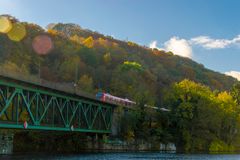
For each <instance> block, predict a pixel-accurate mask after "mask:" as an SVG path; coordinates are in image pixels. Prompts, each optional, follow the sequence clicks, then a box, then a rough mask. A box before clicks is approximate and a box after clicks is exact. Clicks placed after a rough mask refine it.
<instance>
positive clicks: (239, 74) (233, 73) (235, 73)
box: [225, 71, 240, 81]
mask: <svg viewBox="0 0 240 160" xmlns="http://www.w3.org/2000/svg"><path fill="white" fill-rule="evenodd" d="M225 74H226V75H228V76H232V77H234V78H237V80H239V81H240V72H238V71H229V72H225Z"/></svg>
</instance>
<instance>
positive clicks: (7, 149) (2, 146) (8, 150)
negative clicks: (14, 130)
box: [0, 133, 14, 154]
mask: <svg viewBox="0 0 240 160" xmlns="http://www.w3.org/2000/svg"><path fill="white" fill-rule="evenodd" d="M13 136H14V135H13V134H4V133H0V154H12V152H13Z"/></svg>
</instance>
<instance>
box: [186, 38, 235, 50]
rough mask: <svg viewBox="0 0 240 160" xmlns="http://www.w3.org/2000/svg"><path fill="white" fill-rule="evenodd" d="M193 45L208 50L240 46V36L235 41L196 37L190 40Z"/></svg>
mask: <svg viewBox="0 0 240 160" xmlns="http://www.w3.org/2000/svg"><path fill="white" fill-rule="evenodd" d="M189 43H191V44H192V45H199V46H201V47H203V48H206V49H222V48H226V47H229V46H231V45H236V44H240V35H237V36H236V37H234V38H233V39H213V38H210V37H208V36H199V37H194V38H192V39H190V40H189Z"/></svg>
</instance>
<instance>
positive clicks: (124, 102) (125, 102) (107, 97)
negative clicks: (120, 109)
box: [96, 92, 136, 107]
mask: <svg viewBox="0 0 240 160" xmlns="http://www.w3.org/2000/svg"><path fill="white" fill-rule="evenodd" d="M96 98H97V99H99V100H101V101H103V102H109V103H114V104H117V105H121V106H127V107H131V106H134V105H136V102H133V101H130V100H129V99H127V98H125V99H124V98H120V97H116V96H113V95H111V94H109V93H103V92H98V93H97V94H96Z"/></svg>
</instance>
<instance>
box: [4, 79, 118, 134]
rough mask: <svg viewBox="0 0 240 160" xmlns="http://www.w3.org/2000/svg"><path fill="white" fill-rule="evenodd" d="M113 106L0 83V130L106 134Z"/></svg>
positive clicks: (51, 91) (63, 94)
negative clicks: (26, 125) (25, 124)
mask: <svg viewBox="0 0 240 160" xmlns="http://www.w3.org/2000/svg"><path fill="white" fill-rule="evenodd" d="M113 108H114V105H111V104H108V103H106V104H104V103H103V102H100V101H99V102H98V101H96V100H95V99H93V100H91V99H89V98H84V97H81V96H76V95H72V94H69V95H67V94H66V92H62V94H61V91H57V92H54V91H53V90H52V89H49V90H47V89H46V88H44V89H42V88H41V87H39V86H36V87H35V86H34V85H33V84H31V85H29V86H28V84H27V83H26V84H24V85H23V83H22V82H21V83H18V81H17V80H16V81H14V82H8V81H5V80H3V79H0V128H13V129H14V128H16V129H24V123H26V122H27V124H28V127H27V129H33V130H55V131H76V132H93V133H110V132H111V123H112V114H113Z"/></svg>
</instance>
